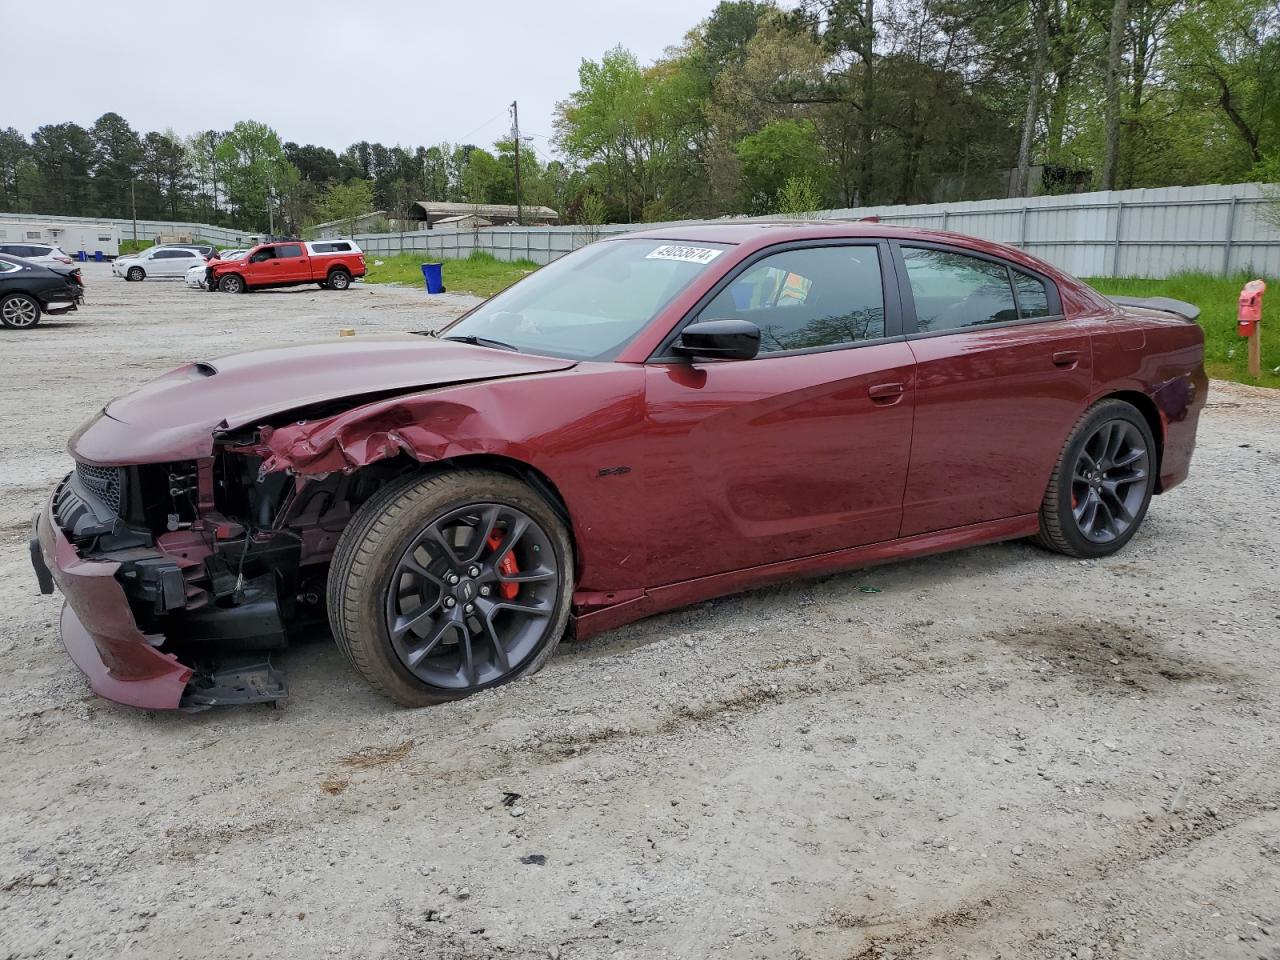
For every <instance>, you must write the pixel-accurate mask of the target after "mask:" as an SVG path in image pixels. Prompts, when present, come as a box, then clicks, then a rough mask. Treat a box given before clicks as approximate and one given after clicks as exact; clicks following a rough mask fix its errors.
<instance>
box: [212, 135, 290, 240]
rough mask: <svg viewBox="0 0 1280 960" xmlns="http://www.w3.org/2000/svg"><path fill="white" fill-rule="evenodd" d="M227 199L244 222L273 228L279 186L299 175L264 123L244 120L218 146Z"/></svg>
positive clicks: (278, 141)
mask: <svg viewBox="0 0 1280 960" xmlns="http://www.w3.org/2000/svg"><path fill="white" fill-rule="evenodd" d="M216 155H217V159H218V164H219V167H220V168H221V170H222V171H223V180H224V182H225V183H226V186H227V198H228V201H229V202H230V204H231V206H232V207H233V208H234V209H235V210H236V212H237V214H238V215H239V218H240V220H241V222H244V223H250V224H253V225H255V226H256V227H258V228H259V229H261V228H263V227H267V228H268V229H270V228H271V227H272V226H273V225H274V222H275V203H276V198H277V197H278V196H279V191H280V187H281V186H282V185H283V184H284V183H285V182H286V181H287V180H288V179H290V178H291V175H292V174H296V171H295V170H294V169H293V166H292V164H290V163H289V161H288V160H286V159H285V156H284V148H283V147H282V146H281V144H280V137H279V136H278V135H277V134H276V132H275V131H274V130H272V129H271V128H270V127H268V126H267V125H266V124H265V123H258V122H257V121H255V120H241V121H240V122H239V123H237V124H236V125H235V126H234V127H232V128H231V130H230V132H229V133H227V134H226V136H224V137H223V138H222V140H221V142H220V143H219V144H218V148H217V154H216Z"/></svg>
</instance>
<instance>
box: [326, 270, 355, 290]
mask: <svg viewBox="0 0 1280 960" xmlns="http://www.w3.org/2000/svg"><path fill="white" fill-rule="evenodd" d="M349 286H351V274H349V273H347V271H345V270H335V271H333V273H331V274H329V289H330V290H345V289H347V287H349Z"/></svg>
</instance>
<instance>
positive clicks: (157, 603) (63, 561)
mask: <svg viewBox="0 0 1280 960" xmlns="http://www.w3.org/2000/svg"><path fill="white" fill-rule="evenodd" d="M260 452H261V451H259V449H258V448H256V447H254V446H253V445H247V446H244V447H238V446H235V445H229V446H223V447H218V448H215V454H214V456H212V457H205V458H198V459H194V460H183V461H176V462H172V463H157V464H140V465H136V466H96V465H93V464H89V463H83V462H81V463H78V464H77V466H76V469H75V470H74V471H73V472H72V473H70V474H68V475H67V477H66V478H65V479H64V480H63V481H62V482H61V483H60V484H59V485H58V487H57V488H56V490H55V491H54V493H53V495H52V497H51V498H50V500H49V503H48V505H47V506H46V508H45V510H44V511H42V513H41V514H40V515H39V516H38V517H37V518H36V524H35V536H34V538H33V544H32V547H33V549H32V556H33V561H35V563H36V568H37V576H38V577H39V578H40V580H41V587H42V589H43V590H44V591H45V592H47V593H49V592H52V583H50V582H49V580H50V579H52V580H53V581H56V582H57V584H58V586H59V587H60V588H61V589H62V592H63V594H64V595H65V596H66V599H67V607H66V609H65V610H64V613H63V638H64V642H65V643H66V645H67V649H68V652H69V653H70V654H71V656H72V659H73V660H75V662H76V663H77V665H78V666H80V668H81V670H82V671H83V672H84V673H85V674H86V676H87V677H88V678H89V680H90V684H91V686H93V688H94V689H95V690H96V691H97V692H99V693H100V694H102V695H103V696H105V697H107V698H108V699H112V700H117V701H120V702H124V703H129V704H131V705H134V706H143V707H151V708H156V709H172V708H179V707H180V708H186V709H203V708H206V707H211V706H215V705H220V704H232V703H257V702H276V701H281V700H283V699H285V697H286V688H285V684H284V678H283V675H282V674H281V673H280V671H279V670H277V669H276V668H275V667H274V666H272V663H271V654H272V652H273V651H277V650H280V649H282V648H284V647H285V646H287V645H288V642H289V639H290V636H296V635H297V634H299V633H304V632H308V631H311V632H314V631H315V630H316V629H317V628H322V625H323V623H324V619H325V614H324V606H323V597H324V578H325V572H326V570H327V563H328V560H329V558H330V557H331V556H332V552H333V548H334V545H335V544H336V542H337V538H338V535H339V534H340V533H341V531H342V529H343V528H344V527H345V526H346V524H347V522H348V521H349V520H350V518H351V513H352V510H353V509H354V506H355V505H356V504H357V503H358V502H359V501H360V500H361V499H363V498H364V497H365V496H367V495H368V493H371V492H372V491H371V490H369V491H365V490H362V487H365V486H368V485H371V484H376V482H377V478H376V476H374V475H365V476H360V477H356V476H350V477H347V476H335V477H330V478H326V479H324V480H321V481H310V482H309V481H308V480H306V479H305V478H294V477H291V476H287V475H285V474H264V473H263V472H262V470H261V467H262V457H261V456H260ZM42 568H43V569H42Z"/></svg>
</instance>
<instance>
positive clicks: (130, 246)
mask: <svg viewBox="0 0 1280 960" xmlns="http://www.w3.org/2000/svg"><path fill="white" fill-rule="evenodd" d="M154 246H155V241H154V240H132V239H130V240H121V241H120V256H122V257H123V256H127V255H128V254H130V253H137V252H138V251H139V250H146V249H147V248H148V247H154Z"/></svg>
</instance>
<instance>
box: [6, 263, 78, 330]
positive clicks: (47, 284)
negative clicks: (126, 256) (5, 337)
mask: <svg viewBox="0 0 1280 960" xmlns="http://www.w3.org/2000/svg"><path fill="white" fill-rule="evenodd" d="M83 302H84V280H83V279H81V277H80V268H79V267H63V266H57V267H47V266H45V265H44V264H41V263H32V262H31V261H30V260H23V259H21V258H20V257H11V256H9V255H8V254H4V255H3V256H0V323H3V324H4V325H5V326H6V327H9V328H10V329H13V330H26V329H28V328H29V327H34V326H35V325H36V324H37V323H39V322H40V316H41V314H48V315H50V316H57V315H58V314H63V313H66V312H68V311H70V310H74V309H76V306H77V305H78V304H80V303H83Z"/></svg>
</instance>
